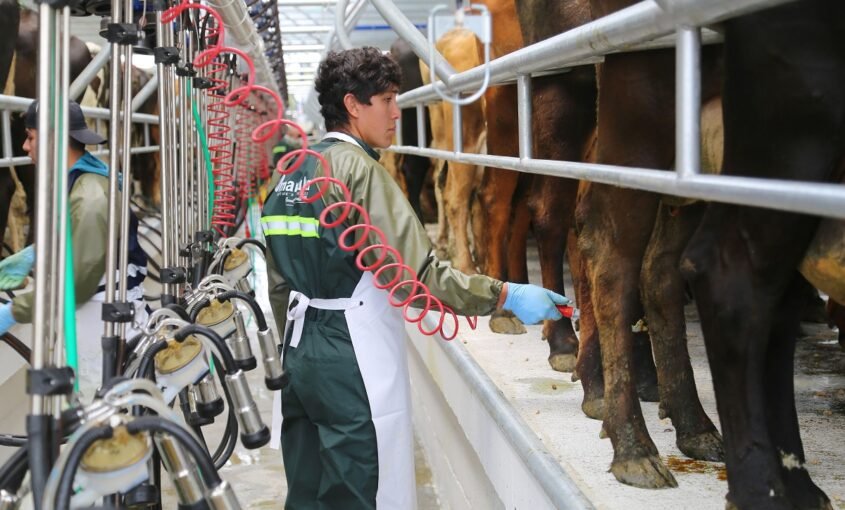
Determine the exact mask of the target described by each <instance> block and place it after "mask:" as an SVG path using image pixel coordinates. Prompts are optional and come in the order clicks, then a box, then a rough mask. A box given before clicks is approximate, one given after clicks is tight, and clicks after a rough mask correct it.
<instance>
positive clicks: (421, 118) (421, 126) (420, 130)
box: [416, 103, 426, 149]
mask: <svg viewBox="0 0 845 510" xmlns="http://www.w3.org/2000/svg"><path fill="white" fill-rule="evenodd" d="M416 108H417V147H419V148H420V149H424V148H425V146H426V145H425V105H424V104H422V103H420V104H418V105H417V107H416Z"/></svg>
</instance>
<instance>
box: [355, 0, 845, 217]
mask: <svg viewBox="0 0 845 510" xmlns="http://www.w3.org/2000/svg"><path fill="white" fill-rule="evenodd" d="M345 1H346V0H339V2H338V6H339V7H338V9H341V8H342V6H343V4H345ZM371 2H372V3H373V5H374V6H375V7H376V8H377V9H378V10H379V12H380V13H381V14H382V16H383V17H384V18H385V20H387V22H388V23H390V25H391V26H392V27H393V29H394V30H395V31H396V32H397V33H398V34H399V35H400V36H401V37H403V38H405V39H407V40H408V41H409V42H411V45H412V47H413V48H414V51H415V52H416V53H417V54H418V55H419V56H420V58H421V59H422V60H423V61H425V62H426V63H428V64H429V65H431V62H429V60H430V59H429V51H430V48H428V46H427V45H428V44H434V41H427V42H426V41H425V38H424V37H423V36H422V35H421V34H420V33H419V32H418V31H417V30H416V29H415V28H413V25H412V24H410V22H408V20H407V18H405V17H404V15H403V14H402V13H401V12H400V11H399V9H398V8H397V7H396V5H395V4H393V2H391V1H390V0H371ZM783 3H786V0H646V1H643V2H640V3H637V4H635V5H632V6H631V7H628V8H626V9H623V10H620V11H617V12H615V13H613V14H610V15H607V16H605V17H603V18H600V19H597V20H595V21H593V22H591V23H588V24H586V25H583V26H580V27H577V28H574V29H572V30H569V31H567V32H564V33H562V34H559V35H557V36H555V37H552V38H549V39H547V40H544V41H541V42H539V43H536V44H532V45H530V46H526V47H525V48H522V49H520V50H517V51H514V52H513V53H510V54H508V55H505V56H503V57H500V58H497V59H495V60H493V61H491V62H490V63H489V73H490V85H491V86H493V85H500V84H504V83H509V82H510V83H512V82H514V81H516V84H517V92H518V93H517V97H518V99H517V102H518V112H519V157H507V156H490V155H484V154H470V153H466V152H463V147H462V143H461V140H460V133H461V130H460V129H456V130H455V132H454V136H455V145H454V150H453V151H448V150H435V149H428V148H426V147H425V140H424V133H425V130H424V129H422V128H420V129H419V131H418V132H419V133H420V138H419V139H418V140H417V144H416V145H404V144H403V141H402V140H401V138H400V139H398V140H397V145H394V146H392V147H390V149H391V150H393V151H395V152H398V153H402V154H415V155H419V156H426V157H432V158H438V159H444V160H448V161H456V162H460V163H467V164H474V165H484V166H491V167H498V168H507V169H511V170H517V171H520V172H527V173H534V174H544V175H552V176H557V177H567V178H571V179H584V180H589V181H595V182H601V183H605V184H612V185H616V186H622V187H627V188H635V189H641V190H647V191H654V192H658V193H664V194H669V195H677V196H682V197H688V198H697V199H703V200H712V201H718V202H729V203H735V204H742V205H751V206H758V207H768V208H775V209H782V210H786V211H795V212H804V213H809V214H817V215H821V216H830V217H835V218H842V219H845V206H843V204H845V186H843V185H839V184H820V183H811V182H796V181H786V180H776V179H760V178H748V177H737V176H723V175H702V174H701V173H700V168H699V166H700V153H701V145H700V144H701V142H700V118H701V90H700V89H701V66H700V52H701V44H702V40H703V41H704V42H705V43H707V42H715V41H716V40H718V36H716V35H715V34H712V33H711V32H710V31H708V30H704V31H702V29H701V28H700V27H703V26H707V25H712V24H714V23H718V22H719V21H723V20H725V19H727V18H731V17H735V16H738V15H740V14H745V13H748V12H751V11H754V10H760V9H763V8H767V7H772V6H774V5H778V4H783ZM403 20H404V21H403ZM702 33H703V35H702ZM673 43H674V46H675V47H676V103H677V104H678V105H679V106H678V108H677V110H676V118H677V122H676V136H675V143H676V148H677V149H676V154H677V156H676V161H675V167H676V170H675V171H674V172H667V171H662V170H654V169H647V168H631V167H621V166H613V165H601V164H594V163H581V162H572V161H552V160H543V159H534V158H532V156H531V146H532V139H531V114H532V113H531V76H532V75H535V76H536V75H540V74H549V72H550V71H552V70H557V71H563V70H565V69H566V68H568V67H573V66H577V65H584V64H590V63H594V62H598V61H601V58H602V56H603V55H605V54H608V53H613V52H620V51H632V50H638V49H647V48H657V47H667V46H672V45H673ZM432 54H433V55H434V56H435V57H434V58H435V66H434V69H435V72H436V73H437V76H438V77H440V79H441V81H440V82H439V84H440V85H439V86H440V87H441V88H444V86H445V88H446V89H447V90H448V91H449V92H450V93H451V94H453V95H454V94H457V93H459V92H472V91H474V90H475V89H477V88H478V87H479V86H481V84H482V82H483V80H484V74H485V68H484V67H485V66H483V65H482V66H478V67H475V68H473V69H470V70H468V71H464V72H460V73H457V72H455V71H453V70H452V69H451V68H450V67H449V66H448V64H446V65H445V66H444V65H443V63H444V62H443V61H442V60H441V59H442V56H440V55H439V54H437V52H436V51H434V52H433V53H432ZM434 86H435V85H431V84H429V85H425V86H422V87H419V88H416V89H414V90H411V91H408V92H406V93H404V94H402V95H401V96H399V100H398V101H399V106H400V107H401V108H413V107H416V108H417V119H418V122H422V119H423V116H422V109H423V108H424V105H425V104H426V103H430V102H435V101H438V100H440V98H439V97H438V95H437V93H436V91H435V90H434ZM453 112H454V118H453V124H454V125H457V126H460V122H461V121H460V116H461V109H460V107H459V106H457V105H455V107H454V109H453ZM400 121H401V120H400ZM400 133H401V126H400V128H397V136H399V134H400Z"/></svg>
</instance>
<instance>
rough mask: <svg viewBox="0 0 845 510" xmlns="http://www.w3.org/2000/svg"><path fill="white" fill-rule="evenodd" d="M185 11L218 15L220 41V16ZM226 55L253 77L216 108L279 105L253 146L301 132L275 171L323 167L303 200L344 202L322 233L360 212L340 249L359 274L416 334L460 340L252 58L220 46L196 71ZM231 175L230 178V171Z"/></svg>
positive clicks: (443, 309) (445, 311) (333, 207)
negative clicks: (383, 293)
mask: <svg viewBox="0 0 845 510" xmlns="http://www.w3.org/2000/svg"><path fill="white" fill-rule="evenodd" d="M187 8H202V9H203V10H206V11H208V12H209V14H210V15H212V16H214V17H215V19H217V20H218V26H219V31H218V33H219V34H220V38H219V39H218V40H219V41H222V39H223V38H222V35H223V25H222V23H221V22H220V17H219V15H218V14H217V13H216V12H215V11H214V10H213V9H211V8H209V7H205V6H200V5H198V4H192V3H187V1H186V2H184V3H182V4H180V5H179V6H177V7H175V8H172V9H180V10H179V11H178V12H181V10H184V9H187ZM178 12H177V14H178ZM175 16H176V15H175V14H174V15H173V19H175ZM224 52H230V53H236V54H238V55H239V56H240V57H241V58H242V59H244V61H246V62H247V64H248V66H249V68H250V73H249V75H248V82H247V84H246V85H244V86H242V87H240V88H237V89H235V90H233V91H231V92H229V94H227V95H226V97H225V98H223V100H222V101H220V102H219V103H218V104H219V105H222V106H225V107H229V108H230V107H234V106H237V105H241V104H243V103H244V101H245V100H246V99H247V97H248V96H249V95H250V94H252V93H253V92H256V93H264V94H267V95H269V96H270V98H271V99H272V100H273V102H274V103H275V107H276V114H275V118H273V119H271V120H269V121H267V122H264V123H263V124H261V125H259V126H258V127H256V128H255V129H254V130H253V131H252V140H253V142H255V143H256V144H265V143H266V142H267V141H268V140H269V139H270V138H271V137H272V136H273V135H275V134H276V133H277V132H278V130H279V128H280V127H281V126H290V127H292V128H293V129H296V130H297V131H299V133H300V135H301V138H302V148H301V149H297V150H294V151H291V152H289V153H287V154H286V155H285V156H284V157H282V158H281V159H280V160H279V162H278V164H277V166H276V169H277V171H278V172H280V173H282V174H290V173H292V172H295V171H296V170H297V169H298V168H299V167H300V165H302V163H303V162H304V161H305V159H306V158H307V157H308V156H313V157H315V158H317V159H318V160H319V161H320V162H321V164H322V166H323V168H324V171H325V175H324V176H323V177H317V178H314V179H311V180H310V181H308V182H307V183H306V185H305V186H303V188H302V190H301V191H300V198H302V200H303V202H305V203H309V204H310V203H313V202H315V201H317V200H319V199H320V198H322V197H323V196H324V195H325V193H326V191H327V190H328V189H329V186H331V185H335V186H338V187H339V188H340V189H341V191H342V193H343V200H341V201H340V202H336V203H333V204H329V205H328V206H327V207H326V208H325V209H324V210H323V212H322V213H321V214H320V224H321V225H322V226H323V228H336V227H339V226H340V225H341V224H342V223H343V222H344V221H346V219H347V218H348V217H349V214H350V213H351V212H352V211H353V210H354V211H357V212H358V214H359V217H360V219H359V221H360V223H358V224H356V225H352V226H350V227H348V228H346V229H344V230H343V231H342V233H341V234H340V236H339V238H338V245H339V246H340V248H341V249H343V250H344V251H347V252H350V253H351V252H355V251H358V255H357V256H356V257H355V265H356V266H357V267H358V269H360V270H361V271H365V272H366V271H372V272H373V275H374V279H375V284H374V285H375V286H376V287H377V288H379V289H383V290H388V289H389V292H388V301H389V302H390V304H391V305H393V306H395V307H401V308H402V309H403V310H402V315H403V317H404V318H405V320H406V321H408V322H410V323H416V324H417V329H419V331H420V332H421V333H422V334H424V335H434V334H440V336H441V337H442V338H443V339H444V340H452V339H453V338H455V336H457V334H458V328H459V321H458V316H457V314H456V313H455V311H454V310H452V308H451V307H449V306H448V305H445V304H444V303H443V302H442V301H441V300H440V299H438V298H437V297H436V296H434V295H432V294H431V291H430V290H429V288H428V287H427V286H426V285H425V284H424V283H422V282H421V281H420V280H419V278H418V275H417V273H416V271H415V270H414V269H413V268H412V267H410V266H408V265H407V264H405V263H404V261H403V259H402V254H400V253H399V251H398V250H396V248H394V247H392V246H390V244H388V242H387V237H386V236H385V235H384V232H383V231H382V230H381V229H379V228H378V227H376V226H375V225H373V224H372V223H371V222H370V215H369V213H368V212H367V211H366V210H365V209H364V208H363V207H362V206H360V205H358V204H356V203H355V202H354V201H353V200H352V193H351V192H350V191H349V188H348V187H347V186H346V185H345V184H344V183H343V182H341V181H340V180H338V179H336V178H334V177H332V174H331V167H330V165H329V163H328V161H326V159H325V158H324V157H323V155H322V154H320V153H318V152H316V151H314V150H311V149H309V148H308V138H307V137H306V136H305V132H304V131H303V129H302V128H301V127H300V126H299V125H297V124H296V123H295V122H293V121H291V120H287V119H283V118H282V114H283V112H284V108H283V104H282V100H281V98H280V97H279V95H278V94H276V93H275V92H273V91H272V90H270V89H268V88H266V87H262V86H258V85H254V84H253V79H254V76H255V68H254V66H253V64H252V59H250V58H249V57H248V56H247V55H245V54H244V53H243V52H241V51H239V50H235V49H232V48H225V47H222V46H216V47H210V48H209V49H207V50H205V51H204V52H201V53H200V54H199V55H197V58H196V59H195V60H194V65H195V66H197V67H205V66H208V65H211V62H212V61H214V60H215V59H216V58H217V57H218V56H219V55H220V54H221V53H224ZM209 124H210V122H209ZM230 145H231V142H230ZM229 156H231V152H229ZM265 157H266V154H265ZM293 158H296V161H293V162H292V164H291V165H290V167H288V168H286V169H285V165H286V164H287V163H288V162H289V161H292V160H293ZM229 169H230V170H231V165H229ZM229 175H230V177H231V172H230V174H229ZM215 184H216V181H215ZM229 185H231V179H230V180H229ZM312 187H316V188H317V192H316V193H315V194H313V195H311V196H309V195H308V193H309V190H310V189H311V188H312ZM228 191H229V192H230V193H231V191H233V188H232V189H230V190H228ZM216 205H217V197H216V191H215V206H216ZM216 210H217V209H216V207H215V211H216ZM335 211H338V216H337V218H336V219H334V220H330V219H329V214H331V213H332V212H335ZM215 228H217V225H215ZM218 231H219V229H218ZM358 233H360V237H359V239H358V240H355V235H356V234H358ZM370 235H373V236H375V238H376V239H377V242H376V243H374V244H370V245H369V246H366V247H365V246H364V245H365V244H366V243H367V241H368V239H369V238H370ZM371 252H373V253H376V254H378V256H377V260H376V261H375V262H373V263H372V264H366V263H365V262H364V257H365V256H366V255H367V254H369V253H371ZM388 257H392V259H393V260H394V262H390V263H385V262H387V259H388ZM389 271H394V272H395V275H394V276H393V278H391V279H390V281H388V282H387V283H380V282H379V279H380V278H381V277H383V276H384V277H389ZM403 275H407V278H406V279H404V280H403V279H402V277H403ZM400 289H407V293H408V295H407V297H406V298H405V299H401V300H400V299H399V298H398V296H397V292H399V291H400ZM420 303H421V304H422V306H421V307H420V310H421V311H420V312H419V314H418V315H416V316H412V315H410V310H411V308H412V305H417V304H420ZM431 311H437V312H439V313H440V320H439V321H438V323H437V327H435V328H434V329H431V330H426V329H424V328H423V326H422V321H423V318H424V317H425V316H426V315H428V313H429V312H431ZM447 316H450V317H451V319H452V321H451V322H452V323H453V324H454V327H455V329H454V331H453V332H452V334H450V335H447V334H446V333H445V332H444V329H443V328H444V326H445V321H446V317H447ZM467 322H468V323H469V326H470V328H471V329H475V328H476V326H477V323H478V321H477V318H475V317H467Z"/></svg>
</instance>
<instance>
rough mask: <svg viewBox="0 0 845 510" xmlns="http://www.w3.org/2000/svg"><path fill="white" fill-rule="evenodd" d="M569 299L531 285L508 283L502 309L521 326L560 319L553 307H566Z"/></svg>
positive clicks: (558, 313)
mask: <svg viewBox="0 0 845 510" xmlns="http://www.w3.org/2000/svg"><path fill="white" fill-rule="evenodd" d="M569 302H570V301H569V298H567V297H566V296H561V295H560V294H558V293H556V292H552V291H550V290H546V289H544V288H543V287H538V286H536V285H531V284H522V283H511V282H508V293H507V295H506V296H505V304H504V305H502V308H504V309H505V310H510V311H511V312H513V313H514V315H516V317H517V318H518V319H519V320H521V321H522V323H523V324H537V323H538V322H540V321H543V320H553V321H556V320H558V319H560V318H561V317H562V315H561V314H560V312H559V311H558V309H557V308H556V307H555V305H568V304H569Z"/></svg>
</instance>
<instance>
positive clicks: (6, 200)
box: [0, 168, 15, 243]
mask: <svg viewBox="0 0 845 510" xmlns="http://www.w3.org/2000/svg"><path fill="white" fill-rule="evenodd" d="M14 194H15V180H14V179H12V172H11V170H9V169H8V168H0V243H2V242H3V239H4V238H5V236H6V225H7V224H8V222H9V208H10V207H11V206H12V195H14Z"/></svg>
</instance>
